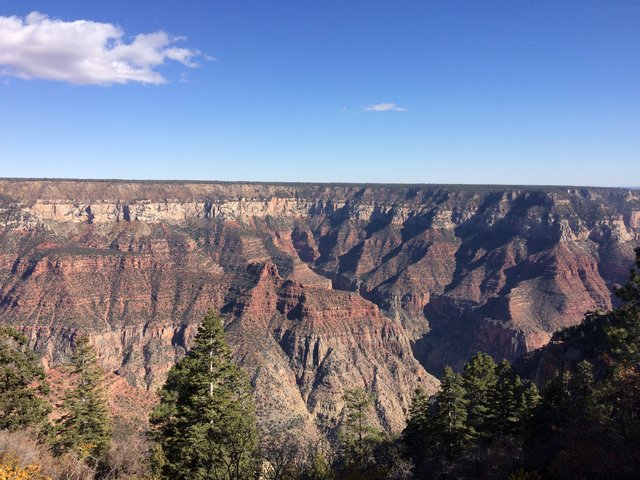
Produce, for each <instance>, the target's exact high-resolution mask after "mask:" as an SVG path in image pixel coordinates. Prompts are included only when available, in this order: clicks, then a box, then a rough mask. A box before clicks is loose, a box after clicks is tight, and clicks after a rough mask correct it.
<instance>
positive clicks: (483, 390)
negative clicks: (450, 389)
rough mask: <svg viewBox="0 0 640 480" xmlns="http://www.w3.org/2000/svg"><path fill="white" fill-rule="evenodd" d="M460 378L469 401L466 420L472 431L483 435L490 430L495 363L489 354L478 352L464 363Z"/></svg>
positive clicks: (496, 377)
mask: <svg viewBox="0 0 640 480" xmlns="http://www.w3.org/2000/svg"><path fill="white" fill-rule="evenodd" d="M462 378H463V384H464V389H465V392H466V399H467V401H468V402H469V404H468V408H467V412H468V418H467V422H468V424H469V426H470V427H471V428H472V429H473V430H474V432H477V433H479V434H480V435H482V436H485V435H487V434H488V432H489V430H490V428H489V425H488V423H489V421H490V417H491V408H492V405H491V403H492V402H491V400H492V398H491V396H492V393H493V391H494V390H495V388H496V383H497V382H498V376H497V374H496V363H495V362H494V361H493V358H491V356H489V355H487V354H486V353H484V352H478V353H477V354H476V355H475V356H474V357H473V358H472V359H471V360H470V361H469V362H468V363H467V364H465V366H464V373H463V375H462Z"/></svg>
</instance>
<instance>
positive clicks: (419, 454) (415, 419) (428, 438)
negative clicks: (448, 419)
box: [402, 388, 435, 472]
mask: <svg viewBox="0 0 640 480" xmlns="http://www.w3.org/2000/svg"><path fill="white" fill-rule="evenodd" d="M402 443H403V444H404V447H405V450H406V452H407V455H408V456H409V457H410V458H411V460H412V461H413V464H414V465H415V467H416V471H417V472H421V471H422V465H423V464H424V463H426V462H427V461H428V459H429V457H430V456H431V453H432V452H431V451H432V448H433V446H434V443H435V422H434V419H433V416H432V414H431V402H430V397H429V395H428V394H427V392H425V391H424V389H423V388H417V389H416V391H415V392H414V394H413V398H412V399H411V407H410V409H409V417H408V418H407V426H406V427H405V429H404V430H403V432H402Z"/></svg>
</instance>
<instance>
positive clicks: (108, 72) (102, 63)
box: [0, 12, 201, 85]
mask: <svg viewBox="0 0 640 480" xmlns="http://www.w3.org/2000/svg"><path fill="white" fill-rule="evenodd" d="M123 37H124V32H123V31H122V30H121V29H120V28H119V27H118V26H115V25H112V24H110V23H100V22H93V21H90V20H76V21H72V22H65V21H62V20H57V19H52V18H49V17H47V16H46V15H43V14H41V13H38V12H32V13H30V14H29V15H27V16H26V17H25V18H24V19H22V18H20V17H15V16H12V17H2V16H0V74H2V75H12V76H16V77H19V78H25V79H29V78H44V79H48V80H58V81H62V82H68V83H73V84H79V85H90V84H93V85H110V84H113V83H128V82H140V83H150V84H160V83H165V82H166V81H167V80H166V79H165V78H164V77H163V76H162V75H161V74H160V73H158V72H157V71H156V70H155V68H156V67H158V66H160V65H163V64H164V63H165V62H166V61H175V62H179V63H181V64H183V65H185V66H187V67H190V68H194V67H197V66H198V65H197V63H196V61H195V59H196V58H198V57H200V56H201V54H200V52H198V51H197V50H191V49H188V48H179V47H176V46H175V44H176V42H178V41H181V40H184V38H183V37H174V36H170V35H168V34H167V33H165V32H163V31H159V32H155V33H149V34H144V33H142V34H139V35H136V36H135V37H134V38H133V40H132V41H131V42H130V43H126V42H125V41H124V40H123Z"/></svg>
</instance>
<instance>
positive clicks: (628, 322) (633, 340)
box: [605, 247, 640, 368]
mask: <svg viewBox="0 0 640 480" xmlns="http://www.w3.org/2000/svg"><path fill="white" fill-rule="evenodd" d="M635 253H636V260H635V268H632V269H631V274H630V276H629V280H628V281H627V283H626V284H625V285H624V286H623V287H622V288H619V289H617V290H616V291H615V294H616V296H617V297H618V298H620V299H621V300H622V301H624V302H625V303H624V304H623V305H622V306H620V307H618V308H616V309H614V310H613V311H612V312H611V313H609V314H608V316H609V325H607V326H606V327H605V332H606V334H607V337H608V339H609V341H610V342H611V344H612V347H613V348H612V350H613V353H614V354H615V355H616V356H617V357H618V359H620V360H622V361H623V362H625V366H624V368H626V366H627V365H629V364H634V363H635V364H638V363H640V247H638V248H636V250H635Z"/></svg>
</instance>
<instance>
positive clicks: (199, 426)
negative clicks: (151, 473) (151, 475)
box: [151, 311, 258, 480]
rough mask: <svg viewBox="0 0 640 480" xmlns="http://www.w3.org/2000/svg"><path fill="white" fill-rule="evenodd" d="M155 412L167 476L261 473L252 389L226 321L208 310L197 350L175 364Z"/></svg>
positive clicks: (229, 477) (199, 479)
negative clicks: (234, 352) (226, 332)
mask: <svg viewBox="0 0 640 480" xmlns="http://www.w3.org/2000/svg"><path fill="white" fill-rule="evenodd" d="M158 393H159V395H160V403H159V405H157V407H156V408H155V409H154V411H153V412H152V414H151V423H152V425H153V426H154V431H153V434H152V436H153V438H154V440H155V441H156V443H157V447H158V451H157V454H158V455H157V458H158V459H159V460H158V465H157V467H158V468H157V469H158V470H159V474H160V476H161V477H162V478H167V479H174V478H189V479H195V480H241V479H250V478H253V477H254V476H255V473H256V469H257V461H256V450H257V444H258V435H257V428H256V418H255V413H254V405H253V398H252V391H251V387H250V385H249V382H248V380H247V378H246V375H245V374H244V372H243V371H242V370H241V369H240V368H239V367H238V366H237V365H236V364H235V363H234V362H233V361H232V358H231V350H230V348H229V346H228V345H227V343H226V341H225V337H224V328H223V325H222V320H221V319H220V318H219V317H218V316H217V315H216V314H215V313H213V312H211V311H210V312H209V313H207V315H206V316H205V317H204V320H203V322H202V324H201V325H200V327H199V328H198V332H197V333H196V336H195V339H194V344H193V348H192V349H191V350H190V351H189V352H188V354H187V355H186V356H185V357H184V358H183V359H181V360H180V361H179V362H178V363H176V365H174V366H173V367H172V368H171V370H170V371H169V373H168V377H167V381H166V382H165V384H164V386H163V387H162V388H161V389H160V391H159V392H158Z"/></svg>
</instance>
